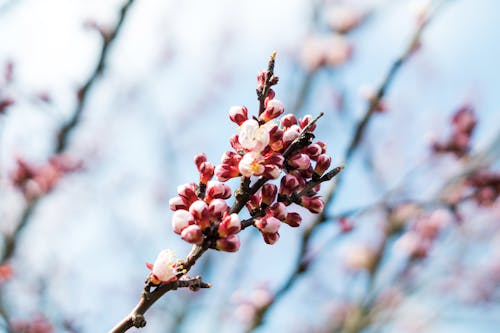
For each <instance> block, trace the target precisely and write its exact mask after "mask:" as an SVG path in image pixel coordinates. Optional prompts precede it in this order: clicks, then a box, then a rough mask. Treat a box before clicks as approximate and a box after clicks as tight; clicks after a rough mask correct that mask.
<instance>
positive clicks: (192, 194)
mask: <svg viewBox="0 0 500 333" xmlns="http://www.w3.org/2000/svg"><path fill="white" fill-rule="evenodd" d="M177 193H179V196H181V197H182V198H183V199H184V200H185V202H186V203H187V204H188V205H191V204H192V203H193V202H195V201H196V200H198V196H197V195H196V184H195V183H186V184H184V185H179V186H177Z"/></svg>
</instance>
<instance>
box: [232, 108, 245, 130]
mask: <svg viewBox="0 0 500 333" xmlns="http://www.w3.org/2000/svg"><path fill="white" fill-rule="evenodd" d="M229 119H231V121H232V122H233V123H235V124H237V125H238V126H241V124H243V122H245V121H246V120H248V110H247V108H246V107H244V106H233V107H231V108H230V109H229Z"/></svg>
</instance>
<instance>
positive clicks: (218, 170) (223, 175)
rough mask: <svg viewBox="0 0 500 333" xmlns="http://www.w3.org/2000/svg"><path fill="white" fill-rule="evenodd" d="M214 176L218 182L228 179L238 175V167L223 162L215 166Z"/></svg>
mask: <svg viewBox="0 0 500 333" xmlns="http://www.w3.org/2000/svg"><path fill="white" fill-rule="evenodd" d="M214 171H215V177H217V180H218V181H220V182H225V181H228V180H229V179H231V178H235V177H238V176H239V175H240V169H239V168H238V167H233V166H229V165H225V164H221V165H218V166H216V167H215V170H214Z"/></svg>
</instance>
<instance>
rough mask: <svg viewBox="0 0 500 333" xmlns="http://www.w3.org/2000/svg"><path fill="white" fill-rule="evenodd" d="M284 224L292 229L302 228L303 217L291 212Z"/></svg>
mask: <svg viewBox="0 0 500 333" xmlns="http://www.w3.org/2000/svg"><path fill="white" fill-rule="evenodd" d="M284 222H285V223H286V224H288V225H289V226H290V227H292V228H296V227H298V226H300V223H301V222H302V217H301V216H300V214H299V213H296V212H291V213H288V214H286V219H285V221H284Z"/></svg>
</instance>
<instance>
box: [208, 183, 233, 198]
mask: <svg viewBox="0 0 500 333" xmlns="http://www.w3.org/2000/svg"><path fill="white" fill-rule="evenodd" d="M229 197H231V188H230V187H229V186H227V185H226V184H223V183H220V182H216V181H209V182H208V184H207V190H206V197H205V200H206V201H207V202H210V201H212V200H213V199H228V198H229Z"/></svg>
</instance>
